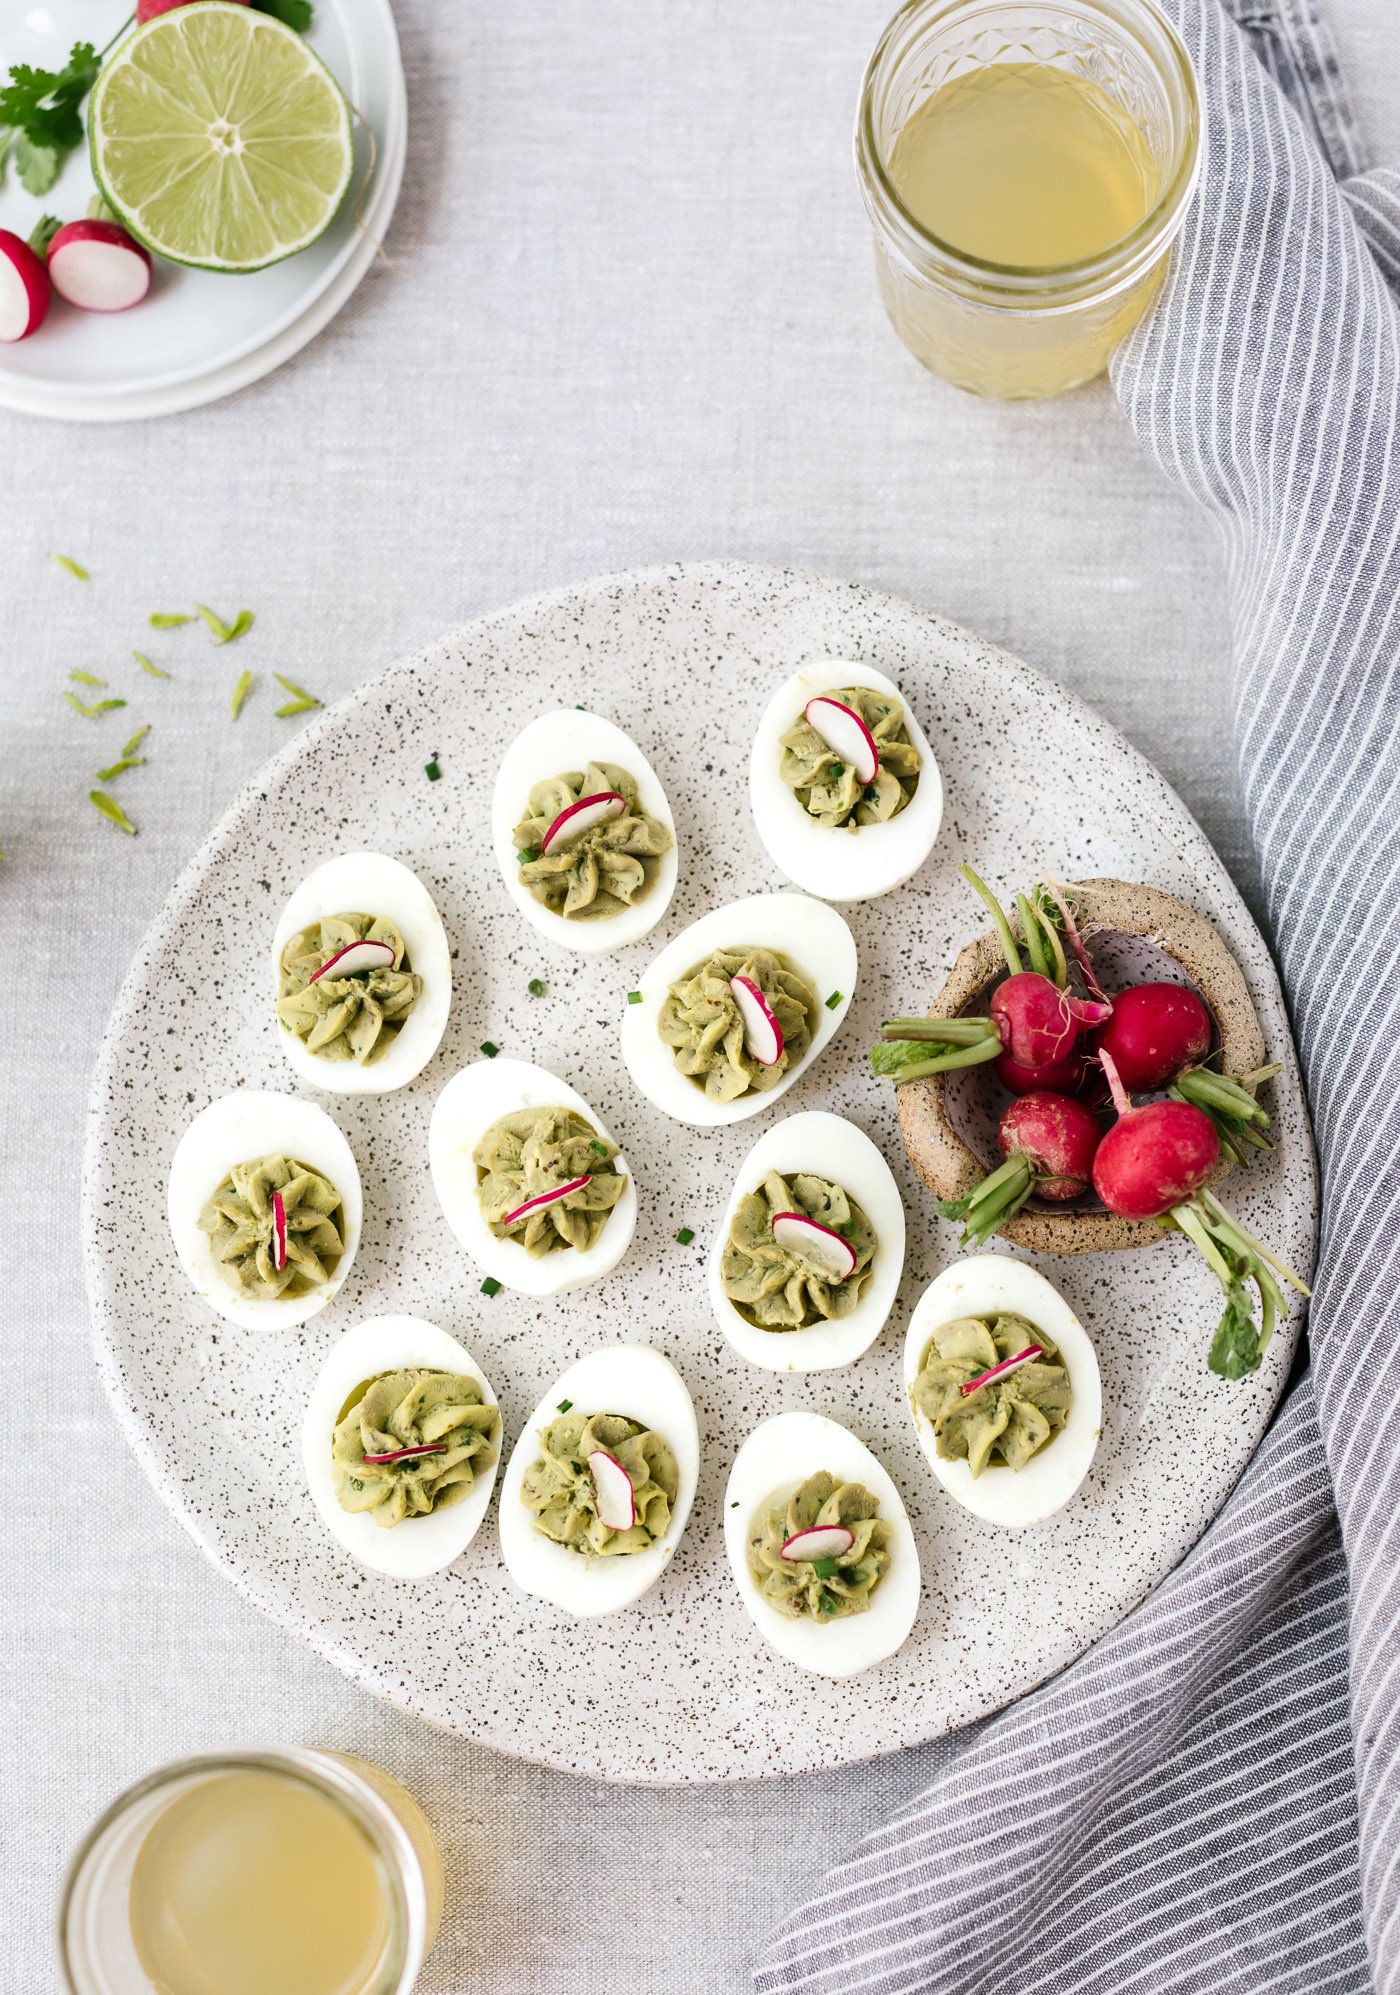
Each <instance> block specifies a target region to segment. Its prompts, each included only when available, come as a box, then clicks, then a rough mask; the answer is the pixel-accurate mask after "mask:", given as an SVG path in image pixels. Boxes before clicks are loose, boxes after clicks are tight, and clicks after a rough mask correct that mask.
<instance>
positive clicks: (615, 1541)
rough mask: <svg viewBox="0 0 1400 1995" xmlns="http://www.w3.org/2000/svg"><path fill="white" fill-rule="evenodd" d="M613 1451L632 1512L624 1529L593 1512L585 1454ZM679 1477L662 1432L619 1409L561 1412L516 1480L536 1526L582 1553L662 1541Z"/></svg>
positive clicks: (610, 1553)
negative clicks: (536, 1455)
mask: <svg viewBox="0 0 1400 1995" xmlns="http://www.w3.org/2000/svg"><path fill="white" fill-rule="evenodd" d="M600 1451H601V1452H602V1453H603V1454H605V1455H611V1456H612V1458H613V1460H614V1461H615V1462H617V1463H618V1464H619V1465H620V1466H621V1467H622V1468H623V1469H625V1470H626V1472H627V1479H628V1481H629V1482H630V1483H631V1485H632V1505H633V1508H634V1510H635V1511H636V1518H635V1521H634V1522H633V1524H632V1525H631V1527H630V1528H629V1529H627V1530H625V1531H616V1530H613V1529H612V1528H611V1527H610V1526H609V1525H607V1524H605V1523H604V1522H603V1520H602V1518H601V1517H600V1516H599V1515H598V1491H597V1488H596V1486H595V1484H594V1481H593V1471H592V1469H591V1468H590V1467H589V1465H588V1458H589V1456H590V1455H592V1454H595V1453H598V1452H600ZM679 1486H680V1475H679V1472H678V1470H677V1468H676V1458H675V1456H674V1455H673V1454H672V1453H671V1450H670V1448H669V1447H668V1445H667V1444H666V1442H665V1441H664V1440H663V1439H662V1438H661V1436H660V1435H659V1434H653V1433H652V1432H651V1431H650V1429H649V1428H646V1427H643V1426H642V1425H641V1424H640V1422H639V1421H636V1420H629V1419H627V1418H626V1416H625V1415H624V1414H621V1413H594V1414H592V1415H588V1416H585V1415H584V1414H582V1413H561V1414H560V1415H559V1417H558V1419H556V1420H551V1421H550V1423H549V1425H548V1427H546V1428H545V1430H544V1432H543V1433H542V1434H541V1436H540V1458H539V1460H538V1461H537V1462H535V1463H534V1465H533V1466H532V1467H530V1468H528V1469H526V1471H525V1474H524V1476H523V1478H522V1479H521V1484H520V1497H521V1501H522V1502H523V1503H524V1505H525V1508H526V1509H527V1510H529V1511H531V1512H533V1514H534V1520H535V1529H536V1530H537V1531H542V1532H543V1533H544V1535H545V1537H546V1538H552V1539H553V1540H554V1542H555V1544H556V1545H565V1546H567V1547H568V1549H569V1550H570V1551H571V1552H578V1553H580V1554H582V1556H583V1557H584V1558H589V1559H594V1558H616V1557H619V1556H623V1555H625V1554H626V1553H628V1552H645V1551H648V1550H649V1549H650V1547H651V1546H652V1545H655V1544H659V1543H660V1541H661V1539H662V1538H664V1537H665V1535H666V1529H667V1526H668V1525H669V1524H670V1522H671V1506H672V1505H673V1504H674V1502H675V1500H676V1491H677V1489H678V1488H679Z"/></svg>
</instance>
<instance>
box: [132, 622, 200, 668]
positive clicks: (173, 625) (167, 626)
mask: <svg viewBox="0 0 1400 1995" xmlns="http://www.w3.org/2000/svg"><path fill="white" fill-rule="evenodd" d="M146 621H147V622H148V623H149V624H150V626H151V629H152V630H178V629H179V628H180V625H181V624H182V623H193V622H194V618H193V617H192V616H182V615H181V613H180V612H179V611H178V610H152V611H151V614H150V616H149V617H148V618H147V619H146ZM140 655H141V654H140V653H139V652H138V653H137V656H138V657H139V656H140Z"/></svg>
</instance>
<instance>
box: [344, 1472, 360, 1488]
mask: <svg viewBox="0 0 1400 1995" xmlns="http://www.w3.org/2000/svg"><path fill="white" fill-rule="evenodd" d="M346 1481H347V1482H348V1483H349V1484H350V1487H351V1489H363V1488H364V1484H363V1483H362V1482H361V1481H360V1478H359V1477H358V1476H357V1475H352V1476H347V1477H346Z"/></svg>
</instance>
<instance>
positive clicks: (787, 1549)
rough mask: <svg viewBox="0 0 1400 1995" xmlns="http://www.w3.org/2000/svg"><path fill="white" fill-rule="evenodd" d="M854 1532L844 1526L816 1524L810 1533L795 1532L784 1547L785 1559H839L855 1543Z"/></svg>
mask: <svg viewBox="0 0 1400 1995" xmlns="http://www.w3.org/2000/svg"><path fill="white" fill-rule="evenodd" d="M855 1541H856V1538H855V1533H854V1531H848V1530H847V1529H846V1527H845V1525H844V1524H814V1525H813V1526H812V1528H811V1529H810V1530H809V1531H794V1532H793V1534H792V1536H791V1537H790V1538H788V1539H787V1540H786V1541H785V1543H784V1545H783V1553H782V1555H783V1557H784V1558H785V1559H839V1558H840V1556H841V1554H842V1553H843V1552H848V1551H849V1550H850V1549H851V1546H852V1545H853V1544H854V1543H855Z"/></svg>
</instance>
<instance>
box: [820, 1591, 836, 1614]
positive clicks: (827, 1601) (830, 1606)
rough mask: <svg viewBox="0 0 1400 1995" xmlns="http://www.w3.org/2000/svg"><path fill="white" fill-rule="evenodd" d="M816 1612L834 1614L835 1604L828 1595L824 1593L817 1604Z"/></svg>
mask: <svg viewBox="0 0 1400 1995" xmlns="http://www.w3.org/2000/svg"><path fill="white" fill-rule="evenodd" d="M817 1611H818V1612H819V1613H821V1614H834V1613H835V1612H836V1602H835V1601H834V1600H833V1599H832V1597H831V1595H830V1594H829V1593H824V1594H823V1595H822V1597H821V1599H820V1600H819V1601H818V1602H817Z"/></svg>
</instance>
